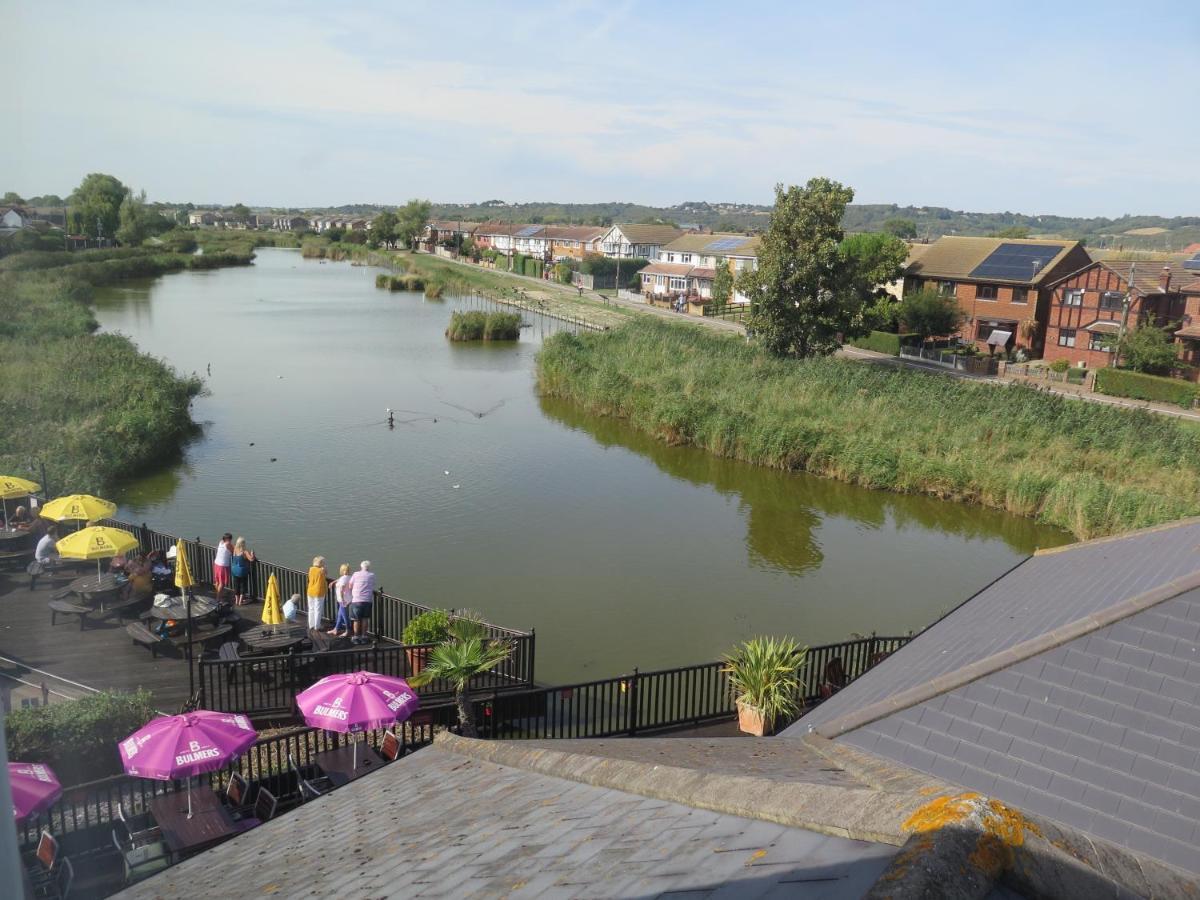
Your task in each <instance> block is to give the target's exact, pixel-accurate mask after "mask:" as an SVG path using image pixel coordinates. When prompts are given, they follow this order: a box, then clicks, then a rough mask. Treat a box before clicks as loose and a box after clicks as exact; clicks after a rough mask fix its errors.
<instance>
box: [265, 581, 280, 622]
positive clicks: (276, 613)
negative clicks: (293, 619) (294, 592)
mask: <svg viewBox="0 0 1200 900" xmlns="http://www.w3.org/2000/svg"><path fill="white" fill-rule="evenodd" d="M262 622H263V624H264V625H282V624H283V604H282V603H281V602H280V600H279V582H278V581H276V580H275V573H274V572H272V573H271V577H270V578H269V579H267V596H266V597H264V598H263V611H262Z"/></svg>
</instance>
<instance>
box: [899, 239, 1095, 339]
mask: <svg viewBox="0 0 1200 900" xmlns="http://www.w3.org/2000/svg"><path fill="white" fill-rule="evenodd" d="M1091 261H1092V259H1091V257H1090V256H1088V254H1087V251H1086V250H1085V249H1084V247H1083V244H1082V243H1080V242H1079V241H1049V240H1046V241H1043V240H1015V239H1007V238H985V237H942V238H938V240H937V241H935V242H934V243H933V244H931V245H930V246H929V249H927V250H925V251H924V253H922V254H921V255H920V256H919V257H917V258H916V259H915V260H914V261H913V262H912V263H911V264H910V265H909V267H908V270H907V272H906V273H905V279H904V290H905V292H908V291H911V290H920V289H922V288H924V287H933V288H935V289H936V290H938V291H940V292H941V293H942V294H944V295H946V296H948V297H955V298H957V300H958V305H959V308H960V309H961V310H962V313H963V319H964V321H963V325H962V335H963V337H964V338H965V339H966V340H973V341H975V343H976V345H977V346H978V347H979V348H980V349H988V348H990V347H996V348H999V349H1001V350H1004V349H1015V348H1021V349H1023V350H1025V351H1026V352H1027V353H1029V354H1030V355H1032V356H1035V357H1036V356H1040V355H1041V353H1042V348H1043V346H1044V340H1045V332H1046V324H1047V321H1048V319H1049V311H1050V291H1049V289H1048V287H1047V285H1050V284H1053V283H1055V281H1056V280H1058V279H1061V278H1062V277H1063V276H1065V275H1068V274H1070V273H1072V272H1078V271H1079V270H1080V269H1082V268H1083V267H1084V266H1086V265H1088V264H1090V263H1091Z"/></svg>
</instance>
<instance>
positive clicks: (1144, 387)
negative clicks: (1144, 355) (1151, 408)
mask: <svg viewBox="0 0 1200 900" xmlns="http://www.w3.org/2000/svg"><path fill="white" fill-rule="evenodd" d="M1096 390H1097V391H1099V392H1100V393H1102V394H1108V395H1110V396H1112V397H1130V398H1132V399H1134V400H1149V401H1152V402H1155V403H1173V404H1174V405H1176V406H1182V407H1183V408H1184V409H1191V407H1192V406H1193V405H1194V404H1195V402H1196V398H1197V396H1198V394H1200V392H1198V391H1197V387H1196V385H1194V384H1192V383H1191V382H1190V381H1180V380H1179V379H1177V378H1162V377H1160V376H1158V375H1144V374H1142V373H1141V372H1130V371H1129V370H1127V369H1099V370H1097V372H1096Z"/></svg>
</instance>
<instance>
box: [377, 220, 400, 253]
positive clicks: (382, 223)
mask: <svg viewBox="0 0 1200 900" xmlns="http://www.w3.org/2000/svg"><path fill="white" fill-rule="evenodd" d="M398 223H399V220H398V219H397V218H396V214H395V213H394V212H381V213H380V214H379V215H377V216H376V217H375V218H374V219H372V220H371V238H372V240H376V241H378V242H379V243H381V244H383V245H384V246H385V247H387V248H389V249H390V248H391V247H393V246H395V243H396V226H397V224H398Z"/></svg>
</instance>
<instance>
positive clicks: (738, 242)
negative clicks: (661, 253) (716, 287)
mask: <svg viewBox="0 0 1200 900" xmlns="http://www.w3.org/2000/svg"><path fill="white" fill-rule="evenodd" d="M761 240H762V238H761V237H760V236H759V235H756V234H685V235H683V236H682V237H679V238H676V239H675V240H673V241H671V243H669V244H667V245H666V246H665V247H663V249H664V250H666V251H668V252H670V251H674V252H676V253H679V252H683V253H703V254H705V255H706V256H745V257H752V256H754V255H755V254H756V253H757V252H758V245H759V243H760V242H761Z"/></svg>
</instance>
